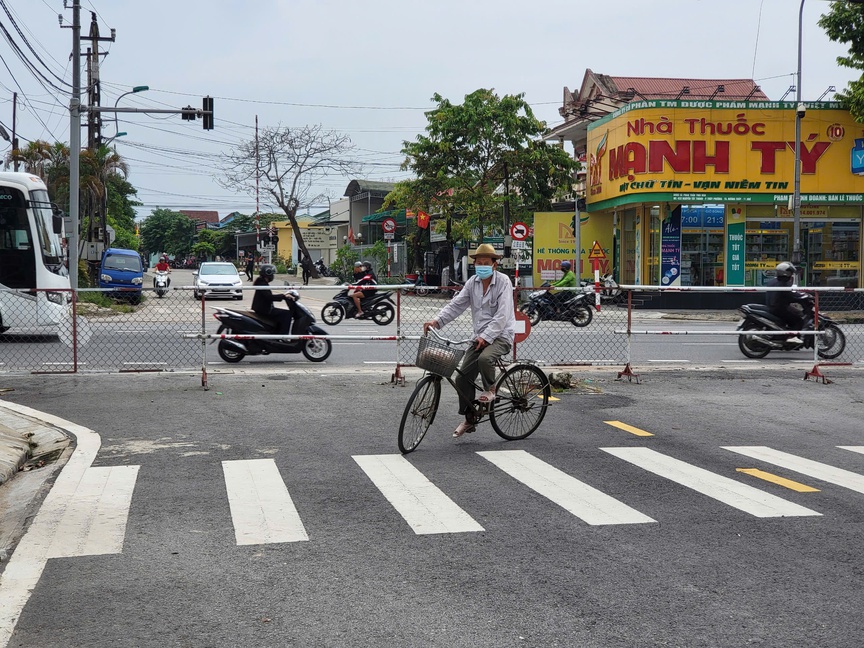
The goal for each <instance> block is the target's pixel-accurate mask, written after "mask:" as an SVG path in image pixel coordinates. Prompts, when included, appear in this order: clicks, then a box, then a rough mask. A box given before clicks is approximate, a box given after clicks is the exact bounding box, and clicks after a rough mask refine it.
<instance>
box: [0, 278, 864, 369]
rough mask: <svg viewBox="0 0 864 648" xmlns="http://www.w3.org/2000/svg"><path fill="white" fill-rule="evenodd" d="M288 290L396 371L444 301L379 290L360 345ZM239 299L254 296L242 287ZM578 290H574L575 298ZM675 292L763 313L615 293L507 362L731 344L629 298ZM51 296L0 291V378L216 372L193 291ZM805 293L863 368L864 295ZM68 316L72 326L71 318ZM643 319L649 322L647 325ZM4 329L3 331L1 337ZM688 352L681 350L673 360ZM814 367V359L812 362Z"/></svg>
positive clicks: (454, 326)
mask: <svg viewBox="0 0 864 648" xmlns="http://www.w3.org/2000/svg"><path fill="white" fill-rule="evenodd" d="M292 287H294V288H296V289H297V290H299V291H300V292H301V293H305V295H307V296H308V297H309V299H308V301H307V302H305V303H306V305H307V306H310V308H311V310H313V312H314V314H315V315H316V317H318V319H319V324H322V325H323V327H324V328H325V329H326V330H328V331H330V332H331V333H332V334H333V335H334V336H338V337H334V339H339V338H341V340H345V339H348V338H350V337H353V339H356V340H370V341H371V340H376V341H381V342H382V343H387V342H388V341H392V340H395V341H396V344H395V350H394V351H395V352H394V353H389V352H388V354H387V357H389V358H392V359H393V360H394V362H395V363H396V366H397V367H399V366H413V365H414V362H415V358H416V354H417V347H418V341H417V340H418V338H419V337H420V336H421V335H422V326H423V322H426V321H429V320H431V319H434V317H435V315H436V314H437V313H438V311H439V310H440V309H441V308H442V307H443V306H444V305H445V304H446V302H447V300H448V299H449V298H450V297H452V289H449V288H447V289H437V290H434V289H433V291H432V292H431V293H430V294H427V295H423V296H420V295H416V294H414V293H413V292H412V291H411V288H410V286H404V287H399V286H381V287H380V288H379V290H389V289H392V290H393V291H394V301H395V302H396V304H397V308H396V319H395V320H394V322H393V324H392V325H389V326H388V327H381V328H380V329H379V328H378V327H375V326H373V327H372V328H371V329H370V331H369V334H368V335H366V334H356V335H353V336H346V335H343V334H342V332H343V330H342V329H339V328H332V327H331V328H328V327H327V326H326V324H323V323H322V322H321V318H320V308H321V306H322V305H323V303H324V302H325V301H327V300H329V299H330V298H331V297H332V295H333V294H334V293H335V292H336V291H338V290H339V289H340V287H339V286H292ZM280 288H283V287H279V286H273V289H274V290H277V291H278V290H279V289H280ZM243 290H244V291H250V290H254V288H253V287H251V286H244V287H243ZM581 290H582V289H573V292H580V291H581ZM683 290H687V291H692V292H715V293H717V292H739V291H743V292H748V293H751V294H752V299H751V300H750V301H752V302H754V303H764V301H765V292H766V289H763V288H747V289H736V288H720V287H718V288H686V289H682V288H678V289H668V288H657V287H652V286H621V293H620V295H618V296H615V297H606V296H604V297H603V298H602V299H601V300H600V304H599V309H598V308H597V307H596V301H597V299H598V297H597V295H596V294H594V293H591V294H589V295H587V297H588V299H589V301H590V303H591V321H590V322H589V323H587V324H586V325H584V326H574V324H573V323H572V322H571V321H554V320H550V319H547V318H542V319H541V321H539V322H537V323H535V324H534V325H533V326H531V329H530V335H528V337H527V338H526V339H525V340H524V341H519V342H517V343H516V344H515V345H514V349H513V358H514V359H529V360H534V361H535V362H537V363H539V364H541V365H545V366H555V365H612V366H617V367H619V368H622V367H629V366H630V364H631V362H632V352H633V349H634V348H637V347H638V345H640V344H646V343H647V342H648V340H649V339H650V336H651V335H652V334H656V335H669V334H682V335H683V334H686V335H692V336H695V335H700V334H702V335H721V336H728V339H729V341H732V340H737V335H738V334H737V332H736V331H735V327H736V325H737V323H736V321H735V320H734V311H733V310H729V311H728V313H724V315H725V316H726V317H724V319H722V320H720V321H715V322H713V323H712V326H711V328H710V330H709V329H706V328H705V325H704V323H702V325H701V326H697V325H695V324H690V323H688V322H676V323H675V325H674V327H672V326H671V325H670V324H669V321H668V320H658V319H656V317H657V314H656V312H650V311H657V310H659V309H657V308H652V307H651V304H650V300H649V303H647V304H644V303H643V304H638V303H635V300H634V299H633V298H632V297H633V295H637V294H638V295H642V296H644V295H645V294H646V293H648V294H649V295H650V293H652V292H654V293H657V292H663V291H676V292H680V291H683ZM53 292H54V293H55V294H54V295H48V294H47V292H46V291H19V290H10V289H0V372H10V371H18V372H20V371H26V372H51V373H65V372H87V371H113V372H122V371H171V370H201V369H203V370H204V371H206V368H207V366H208V365H212V364H214V363H221V361H220V359H219V358H218V356H216V354H215V347H209V346H208V342H209V340H206V339H204V336H205V335H208V334H209V335H213V334H215V333H216V330H217V327H218V322H217V321H216V320H215V319H214V318H213V317H212V311H211V309H210V306H212V305H214V303H215V302H213V301H210V300H208V299H207V298H206V297H205V298H204V299H201V300H199V299H197V298H196V296H195V294H194V291H193V288H192V287H191V286H172V290H171V291H169V293H168V294H167V295H166V296H165V297H164V298H158V297H157V296H156V294H155V293H154V292H153V290H152V288H149V287H148V288H144V289H143V295H142V299H141V302H140V304H134V303H128V304H124V302H123V300H122V299H112V298H110V297H109V296H108V295H105V294H104V291H101V290H95V289H81V290H79V291H78V292H77V293H72V292H71V291H66V293H64V297H63V298H61V299H59V300H58V297H57V294H56V293H60V292H62V291H53ZM540 292H541V291H538V290H536V289H518V290H517V292H516V294H517V308H521V309H522V310H528V309H527V308H526V305H527V304H529V303H530V301H531V298H532V296H535V297H536V295H537V294H538V293H540ZM810 292H813V293H815V295H816V297H817V303H818V308H819V312H822V313H824V314H827V315H828V316H830V317H832V318H834V319H836V320H837V321H838V323H839V325H840V327H841V329H842V331H843V332H844V334H845V337H846V348H845V350H844V351H843V353H842V354H841V355H840V356H838V357H837V358H835V359H832V360H831V361H830V363H825V364H861V363H864V291H862V290H844V289H840V288H836V289H835V288H825V289H816V290H814V289H810ZM247 296H248V294H247ZM49 297H50V299H49ZM115 297H116V295H115ZM121 297H122V295H121ZM12 300H14V301H15V305H14V308H15V309H17V317H18V321H17V323H14V322H12V321H11V320H12V318H11V315H10V313H11V312H12V311H11V310H10V309H11V308H13V306H10V303H11V302H12ZM49 301H50V303H49ZM59 302H64V303H63V304H62V309H61V310H62V313H63V314H62V316H60V317H57V312H58V310H57V306H58V303H59ZM247 303H248V302H247ZM219 305H223V306H227V307H229V308H230V307H232V306H239V304H237V303H236V302H230V301H229V302H225V301H221V300H220V302H219ZM241 308H248V306H247V305H244V306H242V307H241ZM4 313H5V315H4ZM72 313H77V316H75V317H73V315H72ZM649 314H650V315H653V316H654V318H653V319H648V316H649ZM699 314H700V311H691V312H690V313H689V317H690V318H691V319H697V318H699ZM52 318H53V319H52ZM524 319H525V318H523V317H520V320H522V321H524ZM7 327H8V330H4V329H6V328H7ZM394 327H395V330H394ZM673 329H674V330H673ZM445 330H446V334H447V336H448V337H451V338H465V337H470V335H471V330H472V326H471V317H470V314H469V313H465V314H463V315H462V316H460V317H459V318H457V319H456V320H455V321H454V322H452V323H450V324H449V325H448V326H447V327H446V329H445ZM379 333H380V334H382V335H379ZM655 341H656V338H655ZM688 348H692V347H688ZM686 352H687V349H685V348H683V345H682V351H681V353H686ZM681 353H679V354H678V357H679V358H680V357H681ZM813 357H814V359H816V358H815V354H814V356H813ZM741 358H742V359H743V356H741ZM797 359H800V360H807V359H808V356H807V355H806V354H805V353H804V352H801V353H799V354H798V357H797ZM816 360H817V361H818V359H816Z"/></svg>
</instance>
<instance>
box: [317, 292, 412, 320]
mask: <svg viewBox="0 0 864 648" xmlns="http://www.w3.org/2000/svg"><path fill="white" fill-rule="evenodd" d="M360 305H361V306H362V308H363V313H364V314H367V315H366V319H372V320H373V321H374V322H375V323H376V324H378V325H380V326H386V325H387V324H389V323H390V322H392V321H393V318H394V317H396V308H395V304H394V303H393V295H392V293H391V292H390V291H386V290H385V291H382V290H381V289H380V288H379V289H378V290H377V291H376V292H375V294H374V295H372V296H370V297H364V298H363V299H361V300H360ZM356 314H357V307H356V306H354V300H353V299H351V298H350V297H349V296H348V288H345V289H344V290H341V291H340V292H339V293H338V294H337V295H336V296H335V297H334V298H333V301H329V302H327V303H326V304H324V308H322V309H321V319H322V320H324V323H325V324H329V325H330V326H336V325H337V324H338V323H339V322H341V321H342V319H343V318H346V317H354V316H355V315H356Z"/></svg>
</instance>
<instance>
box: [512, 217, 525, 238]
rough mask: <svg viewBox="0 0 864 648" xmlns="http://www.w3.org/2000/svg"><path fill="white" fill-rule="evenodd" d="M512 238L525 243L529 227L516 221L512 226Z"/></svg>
mask: <svg viewBox="0 0 864 648" xmlns="http://www.w3.org/2000/svg"><path fill="white" fill-rule="evenodd" d="M510 236H512V237H513V238H514V239H515V240H517V241H524V240H525V239H526V238H528V226H527V225H526V224H525V223H521V222H519V221H516V222H515V223H513V225H511V226H510Z"/></svg>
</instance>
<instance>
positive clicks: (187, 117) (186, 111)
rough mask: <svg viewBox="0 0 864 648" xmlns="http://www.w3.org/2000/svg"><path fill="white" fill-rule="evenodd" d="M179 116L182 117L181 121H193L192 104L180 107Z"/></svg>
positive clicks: (193, 111)
mask: <svg viewBox="0 0 864 648" xmlns="http://www.w3.org/2000/svg"><path fill="white" fill-rule="evenodd" d="M180 116H181V117H182V118H183V121H195V109H194V108H193V107H192V106H186V107H185V108H181V109H180Z"/></svg>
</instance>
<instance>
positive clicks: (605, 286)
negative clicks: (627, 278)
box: [579, 273, 621, 302]
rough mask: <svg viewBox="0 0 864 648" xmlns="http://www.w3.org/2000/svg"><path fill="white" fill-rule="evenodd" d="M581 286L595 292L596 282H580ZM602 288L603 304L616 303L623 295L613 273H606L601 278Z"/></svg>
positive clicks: (601, 297)
mask: <svg viewBox="0 0 864 648" xmlns="http://www.w3.org/2000/svg"><path fill="white" fill-rule="evenodd" d="M579 285H580V286H581V287H582V288H585V289H586V291H587V289H588V288H590V289H591V290H592V291H593V290H594V282H593V281H591V280H589V279H582V280H580V281H579ZM600 286H601V288H600V301H602V302H608V301H615V300H616V299H617V298H618V297H619V296H620V295H621V288H619V287H618V282H617V281H615V280H614V279H613V278H612V273H606V274H604V275H602V276H601V277H600Z"/></svg>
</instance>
